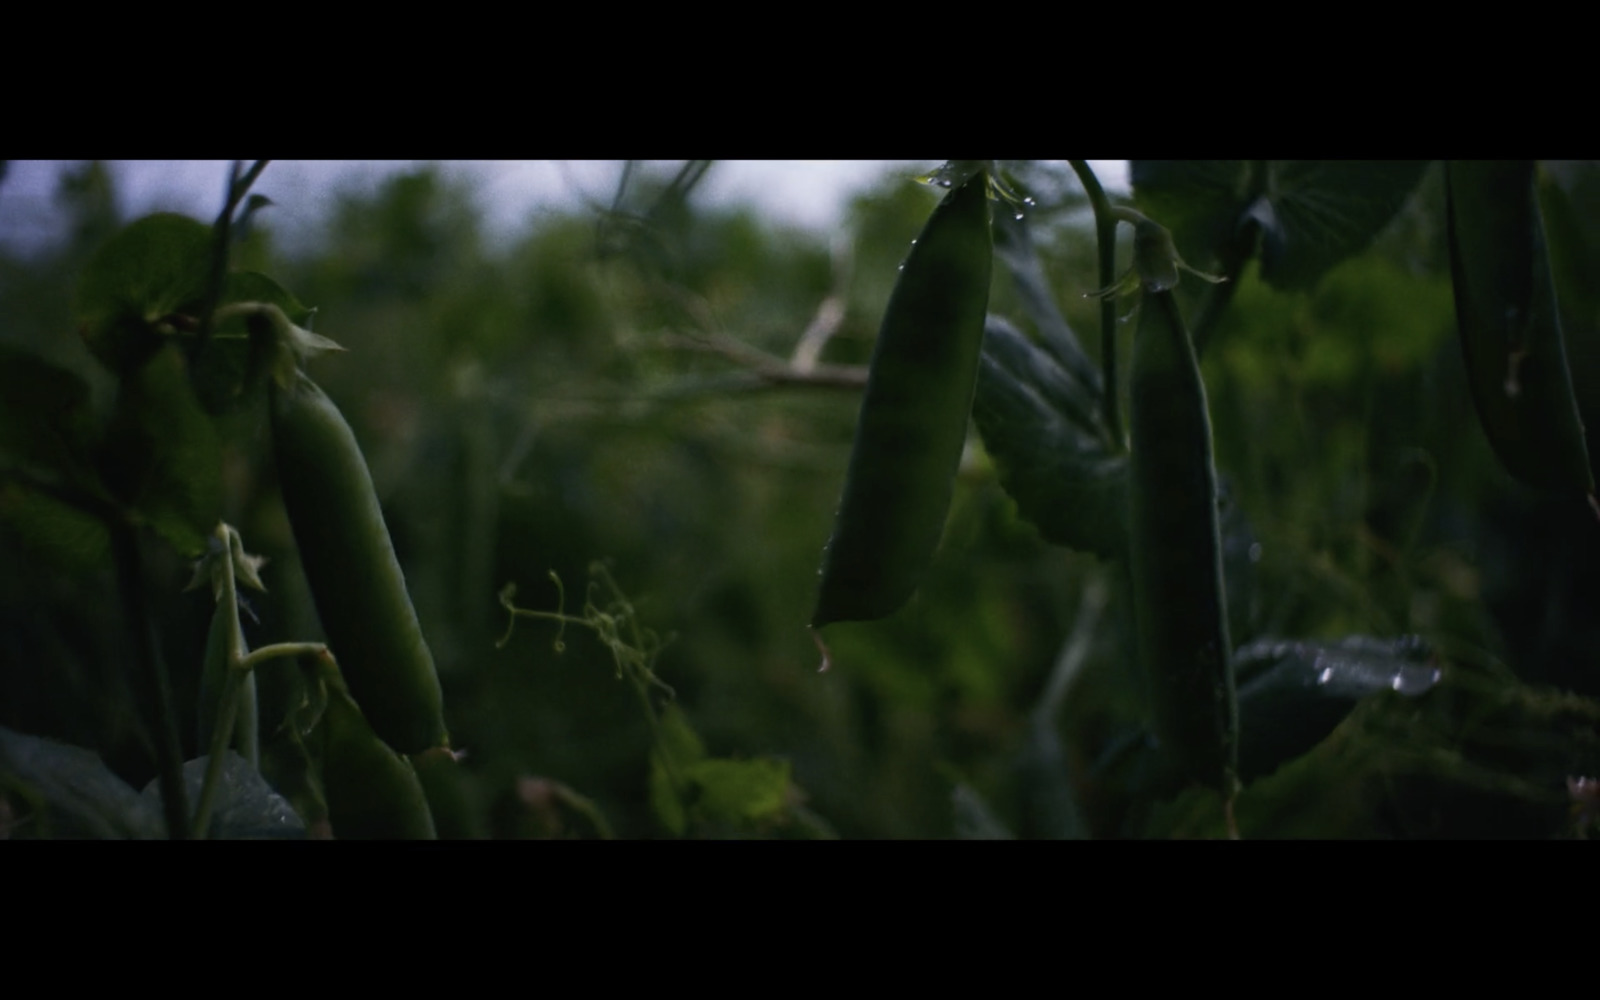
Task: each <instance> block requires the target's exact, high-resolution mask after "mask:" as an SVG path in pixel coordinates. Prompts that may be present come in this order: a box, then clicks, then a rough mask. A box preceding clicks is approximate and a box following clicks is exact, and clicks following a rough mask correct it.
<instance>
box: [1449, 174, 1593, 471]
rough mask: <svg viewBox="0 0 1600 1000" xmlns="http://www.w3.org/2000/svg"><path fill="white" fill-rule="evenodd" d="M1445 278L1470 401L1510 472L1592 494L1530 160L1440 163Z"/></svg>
mask: <svg viewBox="0 0 1600 1000" xmlns="http://www.w3.org/2000/svg"><path fill="white" fill-rule="evenodd" d="M1445 182H1446V183H1445V191H1446V199H1447V203H1448V208H1449V211H1448V218H1449V239H1450V274H1451V278H1452V280H1453V282H1454V286H1455V300H1456V322H1457V325H1458V327H1459V329H1460V334H1461V348H1462V353H1463V354H1464V356H1465V358H1466V367H1467V377H1468V381H1469V382H1470V384H1471V386H1472V399H1473V402H1474V403H1475V404H1476V405H1477V409H1478V418H1479V421H1480V422H1481V423H1482V424H1483V429H1484V432H1485V433H1486V434H1487V435H1488V437H1489V443H1490V444H1491V445H1492V446H1493V447H1494V451H1495V454H1496V455H1497V456H1498V457H1499V458H1500V461H1501V464H1503V465H1504V466H1505V468H1506V470H1507V471H1508V472H1510V473H1511V474H1512V475H1513V476H1515V477H1516V478H1517V479H1519V480H1521V481H1522V482H1524V483H1527V484H1528V485H1530V486H1535V487H1540V488H1543V489H1552V490H1579V491H1582V492H1584V493H1588V494H1591V495H1592V494H1593V493H1594V475H1593V472H1592V471H1591V469H1590V468H1589V457H1588V450H1587V447H1586V444H1585V441H1584V430H1583V422H1582V420H1581V419H1580V417H1579V415H1578V404H1577V399H1576V397H1575V396H1574V394H1573V390H1572V374H1571V372H1570V370H1569V369H1568V367H1567V351H1566V346H1565V343H1564V341H1563V338H1562V334H1561V322H1560V318H1559V316H1558V315H1557V310H1556V298H1555V286H1554V284H1553V282H1552V280H1551V276H1550V265H1549V260H1548V255H1547V250H1546V247H1545V235H1544V225H1543V222H1542V220H1541V217H1540V214H1539V204H1538V199H1537V194H1536V191H1535V187H1534V164H1533V162H1532V161H1531V160H1460V161H1451V162H1450V163H1448V164H1447V165H1446V167H1445Z"/></svg>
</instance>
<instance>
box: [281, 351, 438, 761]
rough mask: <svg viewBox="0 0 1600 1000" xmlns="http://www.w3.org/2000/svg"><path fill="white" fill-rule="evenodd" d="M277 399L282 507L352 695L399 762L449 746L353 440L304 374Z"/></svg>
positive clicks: (431, 676)
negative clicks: (400, 757)
mask: <svg viewBox="0 0 1600 1000" xmlns="http://www.w3.org/2000/svg"><path fill="white" fill-rule="evenodd" d="M271 395H272V402H271V409H272V437H273V446H274V449H275V452H276V454H277V462H278V478H279V480H280V482H281V483H282V487H283V502H284V506H285V507H286V508H287V509H288V512H289V522H290V524H291V525H292V526H293V528H294V537H295V543H296V544H297V545H298V547H299V549H300V560H301V563H302V564H303V565H304V567H305V573H306V580H307V582H308V583H310V585H311V596H312V599H313V601H314V602H315V603H316V606H317V616H318V617H319V618H320V619H321V620H322V628H323V631H325V632H326V633H327V635H328V645H329V646H331V647H332V648H333V652H334V655H335V656H336V657H338V660H339V665H340V669H341V670H342V672H343V674H344V677H345V679H346V681H347V682H348V683H349V685H350V691H351V693H352V694H353V695H354V696H355V698H356V699H357V700H358V701H359V702H360V703H361V705H362V708H363V711H364V712H365V714H366V716H367V718H368V719H369V720H370V721H371V723H372V728H373V729H374V730H376V731H377V733H378V736H379V737H381V738H382V739H383V741H384V742H385V743H388V744H389V745H390V746H392V747H394V748H395V749H396V750H398V751H400V752H401V753H419V752H421V751H423V750H426V749H428V748H429V747H435V746H445V745H447V744H448V742H449V734H448V733H447V732H446V730H445V724H444V698H443V695H442V694H441V692H440V689H439V678H438V674H437V673H436V672H435V671H434V666H433V654H432V653H430V652H429V650H428V644H427V642H426V640H424V639H423V636H422V625H421V624H420V623H419V622H418V621H417V613H416V610H415V609H414V608H413V607H412V605H411V597H410V595H409V594H408V593H407V592H406V583H405V577H404V576H403V575H402V573H401V571H400V562H399V560H398V559H396V558H395V554H394V545H393V543H391V542H390V540H389V530H388V528H386V527H385V526H384V523H383V512H382V511H381V510H380V509H379V507H378V497H377V494H376V492H375V491H374V489H373V486H372V475H371V473H369V472H368V471H367V463H366V460H365V459H364V458H362V456H361V449H360V447H359V446H358V445H357V444H356V439H355V435H354V434H353V433H351V431H350V426H349V425H348V424H346V423H345V421H344V417H343V416H342V415H341V414H340V413H339V410H338V408H337V407H335V406H334V405H333V402H332V401H331V400H329V399H328V397H327V396H326V395H324V394H323V392H322V390H321V389H320V388H318V386H317V384H316V383H315V382H313V381H311V379H309V378H307V377H306V376H305V374H304V373H299V372H297V373H296V375H295V379H294V383H293V385H292V386H290V387H289V388H287V389H285V388H282V387H281V386H279V385H278V384H277V383H276V382H274V383H273V385H272V392H271Z"/></svg>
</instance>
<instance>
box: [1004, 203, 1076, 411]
mask: <svg viewBox="0 0 1600 1000" xmlns="http://www.w3.org/2000/svg"><path fill="white" fill-rule="evenodd" d="M994 255H995V256H996V257H997V258H999V260H1000V262H1001V263H1002V264H1004V265H1005V266H1006V270H1007V271H1009V272H1010V274H1011V280H1012V282H1013V283H1014V284H1015V285H1016V288H1017V294H1018V296H1019V297H1020V298H1021V299H1022V308H1023V310H1024V311H1025V312H1026V313H1027V316H1028V319H1030V320H1032V321H1033V325H1034V328H1035V329H1037V330H1038V331H1039V340H1040V343H1041V344H1042V345H1043V347H1044V349H1045V350H1046V351H1048V352H1049V353H1050V355H1051V357H1053V358H1054V359H1055V361H1056V363H1057V364H1058V365H1059V366H1060V367H1061V368H1062V369H1063V370H1064V371H1065V372H1067V374H1069V375H1071V376H1072V377H1073V379H1075V380H1076V381H1077V383H1078V385H1079V386H1080V387H1081V389H1082V391H1083V392H1086V393H1088V394H1089V395H1090V396H1091V397H1093V398H1094V399H1095V400H1098V399H1099V397H1100V393H1101V391H1102V389H1101V378H1100V367H1099V366H1098V365H1096V364H1095V363H1094V360H1093V359H1091V358H1090V357H1089V356H1088V355H1087V354H1086V353H1084V350H1083V346H1082V345H1081V344H1080V343H1078V338H1077V336H1076V335H1075V334H1074V333H1073V332H1072V328H1071V327H1070V326H1068V325H1067V321H1066V319H1065V318H1064V317H1063V316H1062V315H1061V310H1060V309H1059V308H1058V307H1057V306H1056V300H1055V296H1054V295H1052V294H1051V291H1050V281H1049V279H1048V278H1046V277H1045V273H1044V267H1043V265H1042V264H1041V263H1040V262H1039V255H1038V254H1037V253H1036V252H1035V251H1034V248H1033V239H1032V237H1030V236H1029V233H1028V223H1027V220H1026V219H1025V218H1024V219H1019V218H1017V217H1016V214H1015V213H1013V212H996V213H994ZM1090 419H1091V421H1092V423H1093V426H1094V427H1096V428H1098V427H1099V425H1100V411H1099V407H1098V405H1096V406H1095V407H1092V408H1091V414H1090Z"/></svg>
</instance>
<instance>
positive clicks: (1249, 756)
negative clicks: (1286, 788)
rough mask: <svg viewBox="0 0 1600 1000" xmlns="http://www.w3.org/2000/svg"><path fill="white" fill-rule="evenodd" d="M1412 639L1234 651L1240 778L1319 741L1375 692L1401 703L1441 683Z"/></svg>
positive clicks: (1272, 767) (1256, 645)
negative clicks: (1400, 698)
mask: <svg viewBox="0 0 1600 1000" xmlns="http://www.w3.org/2000/svg"><path fill="white" fill-rule="evenodd" d="M1431 654H1432V650H1431V649H1430V648H1429V646H1428V645H1427V643H1425V642H1424V641H1423V640H1422V639H1421V638H1420V637H1418V636H1401V637H1399V638H1397V639H1379V638H1375V637H1372V636H1364V635H1352V636H1346V637H1345V638H1343V639H1340V640H1337V641H1335V642H1291V641H1286V640H1282V639H1271V638H1262V639H1257V640H1255V641H1254V642H1250V643H1247V644H1245V645H1243V646H1241V647H1239V649H1238V650H1236V651H1235V652H1234V670H1235V673H1236V675H1237V676H1238V679H1239V714H1240V747H1239V774H1240V777H1241V778H1242V779H1243V780H1245V781H1251V780H1254V779H1255V778H1259V777H1263V776H1265V775H1268V774H1271V773H1272V772H1274V771H1276V770H1277V769H1278V768H1279V767H1280V766H1282V765H1283V764H1285V763H1287V762H1288V761H1291V760H1293V759H1295V758H1296V757H1299V756H1300V755H1301V754H1304V753H1306V752H1308V751H1309V750H1311V749H1312V748H1313V747H1315V746H1316V745H1317V744H1318V743H1321V742H1322V741H1323V739H1324V738H1326V737H1327V736H1328V734H1329V733H1331V732H1333V731H1334V729H1335V728H1337V727H1338V725H1339V723H1340V722H1343V721H1344V718H1345V716H1347V715H1349V714H1350V711H1351V710H1352V709H1353V708H1355V705H1356V702H1358V701H1359V700H1361V699H1362V698H1365V697H1367V696H1368V695H1371V694H1376V693H1378V692H1380V691H1398V692H1399V693H1400V694H1403V695H1406V696H1408V697H1416V696H1418V695H1420V694H1423V693H1425V692H1426V691H1427V690H1428V689H1430V688H1431V687H1433V685H1434V684H1436V683H1437V682H1438V680H1439V677H1440V672H1439V670H1438V668H1437V667H1434V666H1432V665H1431V664H1430V662H1429V660H1430V658H1431Z"/></svg>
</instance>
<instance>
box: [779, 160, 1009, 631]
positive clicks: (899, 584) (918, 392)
mask: <svg viewBox="0 0 1600 1000" xmlns="http://www.w3.org/2000/svg"><path fill="white" fill-rule="evenodd" d="M989 212H990V209H989V177H988V172H987V170H982V169H980V170H977V171H975V172H973V173H972V174H971V175H970V176H968V177H967V178H966V179H965V180H964V181H962V182H960V183H959V184H958V185H957V186H956V187H954V188H953V189H952V190H951V191H950V193H949V194H948V195H946V196H945V198H944V200H943V201H941V202H940V203H939V205H938V207H936V208H935V209H934V211H933V215H932V217H931V218H929V220H928V222H927V225H926V226H925V227H924V228H923V230H922V234H921V236H920V237H918V239H917V242H916V243H915V244H914V245H913V246H912V248H911V252H910V254H909V256H907V257H906V260H905V263H904V264H903V265H902V269H901V272H900V277H899V279H898V280H897V281H896V282H895V287H894V291H893V292H892V293H891V295H890V297H889V306H888V309H887V311H886V312H885V313H884V317H883V325H882V327H881V328H880V329H879V331H878V340H877V344H876V345H875V347H874V348H873V354H872V369H871V374H870V375H869V377H868V380H867V389H866V394H865V396H864V398H863V399H862V402H861V416H860V420H859V423H858V424H857V426H856V437H855V446H854V448H853V450H852V451H851V454H850V468H849V472H848V473H847V474H846V477H845V486H844V494H843V497H842V499H841V500H840V504H839V510H838V513H837V515H836V516H835V520H834V527H833V535H832V538H831V539H830V540H829V542H828V548H827V552H826V553H825V554H824V557H823V566H822V585H821V588H820V590H819V593H818V596H817V604H816V609H815V611H814V612H813V613H812V616H811V624H812V627H814V628H820V627H821V626H823V625H826V624H828V623H829V622H837V621H867V620H871V619H874V618H883V617H885V616H887V615H889V614H892V613H893V612H894V611H896V610H898V609H899V608H900V606H901V605H903V604H904V603H905V602H906V601H907V600H909V599H910V597H911V595H912V593H913V592H914V591H915V590H916V588H917V584H918V583H919V582H920V580H921V578H922V574H923V573H924V572H925V571H926V570H927V568H928V565H929V563H931V562H932V561H933V554H934V551H935V550H936V549H937V548H938V546H939V536H940V534H941V532H942V531H943V528H944V521H945V516H946V514H947V513H948V512H949V509H950V497H951V493H952V489H953V484H954V479H955V473H956V469H957V467H958V466H959V465H960V462H961V449H962V446H963V445H964V444H965V442H966V437H967V418H968V416H969V415H970V413H971V410H972V396H973V391H974V387H975V385H976V383H977V375H978V353H979V349H980V347H981V346H982V343H983V320H984V315H985V312H986V311H987V309H988V302H989V273H990V266H991V262H992V261H991V258H992V256H993V252H992V235H991V232H990V214H989Z"/></svg>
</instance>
